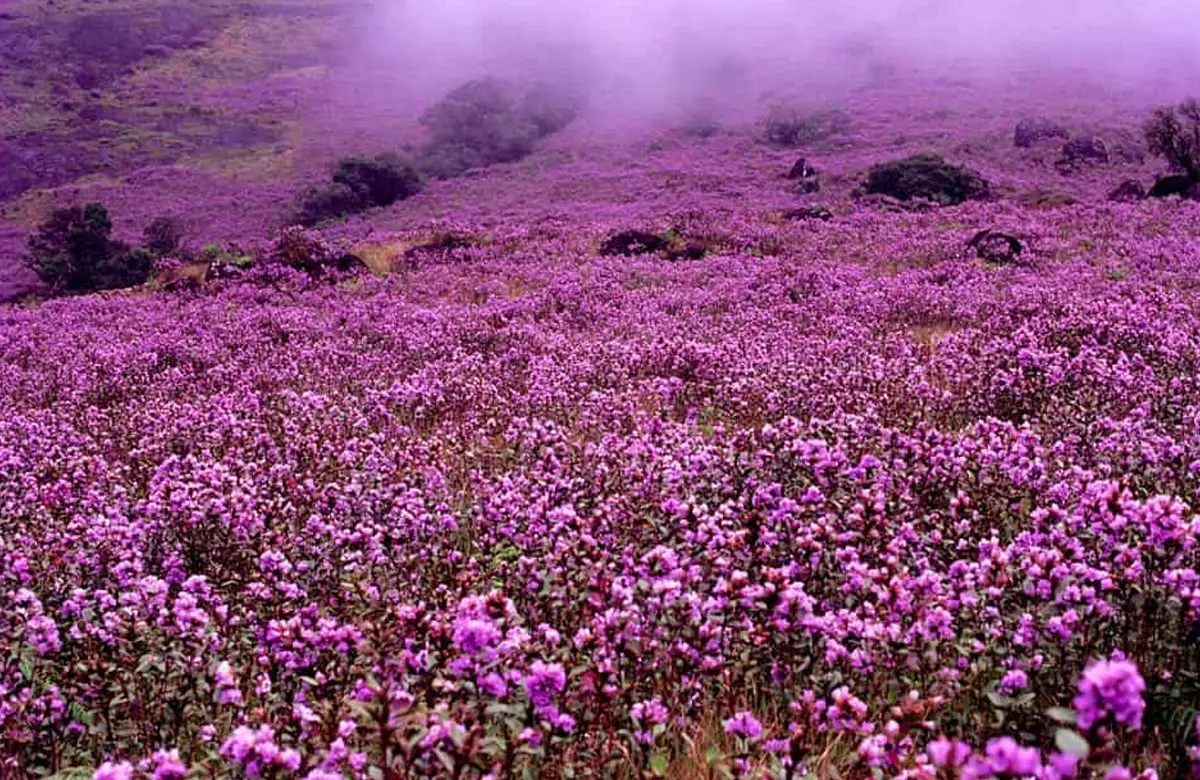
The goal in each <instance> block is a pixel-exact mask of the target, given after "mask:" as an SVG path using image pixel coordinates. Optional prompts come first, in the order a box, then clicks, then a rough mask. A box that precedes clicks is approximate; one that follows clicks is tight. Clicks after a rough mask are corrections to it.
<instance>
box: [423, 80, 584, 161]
mask: <svg viewBox="0 0 1200 780" xmlns="http://www.w3.org/2000/svg"><path fill="white" fill-rule="evenodd" d="M578 112H579V103H578V101H577V100H576V98H575V96H574V94H573V92H571V91H570V90H566V89H560V88H557V87H554V86H552V85H549V84H539V85H536V86H535V87H534V88H533V89H531V90H529V91H528V92H527V93H526V94H525V95H524V96H523V97H518V95H517V94H516V93H515V91H514V90H513V89H512V88H510V87H509V86H508V85H507V84H505V83H504V82H502V81H500V80H499V79H495V78H490V77H489V78H483V79H476V80H474V81H468V82H467V83H465V84H463V85H461V86H459V87H457V88H456V89H454V90H452V91H451V92H450V93H449V94H447V95H446V96H445V97H444V98H443V99H442V100H440V101H439V102H437V103H435V104H434V105H432V106H430V107H429V108H428V109H427V110H426V111H425V113H424V114H422V115H421V118H420V120H419V121H420V123H421V125H422V126H423V127H424V128H425V129H426V130H427V131H428V133H429V144H428V145H427V146H426V148H425V150H424V152H423V153H422V155H421V163H420V167H421V170H422V171H423V172H424V173H426V174H427V175H430V176H433V177H435V178H451V177H454V176H459V175H462V174H463V173H465V172H467V171H468V170H470V169H472V168H480V167H484V166H487V165H495V164H497V163H508V162H516V161H517V160H520V159H522V158H524V157H526V156H528V155H529V154H530V153H531V152H533V149H534V144H535V143H536V142H537V141H538V140H539V139H541V138H545V137H546V136H549V135H552V134H554V133H557V132H559V131H560V130H562V129H563V128H565V127H566V126H567V125H569V124H570V123H571V122H572V121H574V120H575V117H576V116H577V115H578Z"/></svg>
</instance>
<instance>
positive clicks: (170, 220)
mask: <svg viewBox="0 0 1200 780" xmlns="http://www.w3.org/2000/svg"><path fill="white" fill-rule="evenodd" d="M182 243H183V226H182V225H181V224H180V223H179V220H177V219H175V218H174V217H156V218H155V219H154V220H153V221H151V222H150V224H149V225H147V226H146V229H145V230H144V231H142V245H143V246H145V247H146V249H148V250H149V251H151V252H153V253H154V254H156V255H158V256H160V257H165V256H167V255H173V254H175V253H176V252H178V251H179V248H180V246H181V245H182Z"/></svg>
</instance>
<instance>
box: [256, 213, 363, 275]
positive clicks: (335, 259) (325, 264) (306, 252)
mask: <svg viewBox="0 0 1200 780" xmlns="http://www.w3.org/2000/svg"><path fill="white" fill-rule="evenodd" d="M263 259H264V261H265V263H264V265H265V267H266V268H267V269H270V268H271V267H272V266H275V267H279V266H282V267H285V268H290V269H292V270H294V271H303V272H304V273H306V274H310V275H314V276H321V275H325V274H330V273H334V272H338V273H346V272H348V271H353V270H358V269H361V268H362V267H363V261H362V260H361V259H360V258H358V257H357V256H355V255H353V254H349V253H347V252H344V251H342V250H341V249H340V248H339V247H338V246H336V245H335V244H333V243H331V242H330V241H329V240H327V239H326V238H325V237H324V236H322V235H321V234H320V233H317V232H314V231H311V230H306V229H304V228H303V227H300V226H296V225H293V226H291V227H286V228H284V229H283V230H281V231H280V232H279V236H278V237H276V239H275V240H274V241H272V242H271V244H270V245H269V246H268V247H267V249H266V252H265V254H264V257H263Z"/></svg>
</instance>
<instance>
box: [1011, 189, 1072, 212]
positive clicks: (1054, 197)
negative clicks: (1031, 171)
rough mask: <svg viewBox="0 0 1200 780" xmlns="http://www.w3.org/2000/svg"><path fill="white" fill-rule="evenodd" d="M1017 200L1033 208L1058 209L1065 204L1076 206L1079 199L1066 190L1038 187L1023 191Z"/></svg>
mask: <svg viewBox="0 0 1200 780" xmlns="http://www.w3.org/2000/svg"><path fill="white" fill-rule="evenodd" d="M1017 200H1018V201H1019V202H1020V203H1021V204H1023V205H1025V206H1028V207H1029V208H1031V209H1056V208H1062V207H1063V206H1074V205H1075V204H1076V203H1078V202H1079V201H1078V200H1076V199H1075V198H1074V197H1073V196H1071V195H1068V194H1066V193H1065V192H1057V191H1055V190H1043V189H1036V190H1031V191H1029V192H1024V193H1021V194H1020V195H1019V196H1017Z"/></svg>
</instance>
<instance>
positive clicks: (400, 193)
mask: <svg viewBox="0 0 1200 780" xmlns="http://www.w3.org/2000/svg"><path fill="white" fill-rule="evenodd" d="M333 183H334V184H335V185H336V184H341V185H343V186H345V187H347V188H349V189H350V191H352V192H353V193H354V194H355V195H356V196H357V197H358V199H359V200H360V201H362V202H363V203H365V204H367V205H370V206H390V205H392V204H393V203H395V202H396V201H398V200H404V199H405V198H410V197H412V196H413V195H416V194H417V193H418V192H420V191H421V176H420V175H419V174H418V173H417V171H416V169H415V168H413V167H412V166H411V165H409V164H408V163H406V162H405V161H404V160H402V159H401V158H400V157H399V155H396V154H392V153H390V152H385V153H383V154H377V155H375V156H374V157H343V158H342V159H341V160H339V161H338V164H337V165H336V166H335V167H334V169H333Z"/></svg>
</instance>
